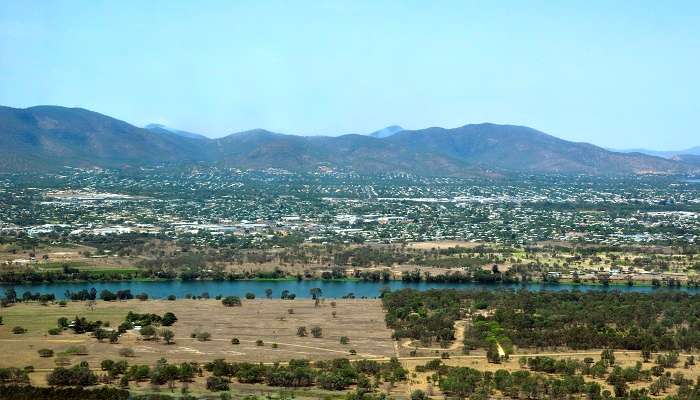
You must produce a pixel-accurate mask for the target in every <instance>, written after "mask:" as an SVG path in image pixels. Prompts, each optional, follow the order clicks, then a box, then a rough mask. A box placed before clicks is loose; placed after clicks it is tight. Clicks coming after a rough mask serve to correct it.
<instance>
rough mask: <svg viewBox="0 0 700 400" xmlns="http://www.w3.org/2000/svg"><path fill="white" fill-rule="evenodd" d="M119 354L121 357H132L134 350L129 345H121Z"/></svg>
mask: <svg viewBox="0 0 700 400" xmlns="http://www.w3.org/2000/svg"><path fill="white" fill-rule="evenodd" d="M119 355H120V356H122V357H134V356H135V355H136V353H134V350H133V349H131V348H129V347H122V348H121V349H119Z"/></svg>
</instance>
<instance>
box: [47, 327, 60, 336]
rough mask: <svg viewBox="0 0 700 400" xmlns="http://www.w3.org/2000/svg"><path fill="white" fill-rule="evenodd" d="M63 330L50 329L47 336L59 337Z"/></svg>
mask: <svg viewBox="0 0 700 400" xmlns="http://www.w3.org/2000/svg"><path fill="white" fill-rule="evenodd" d="M61 332H63V330H62V329H61V328H51V329H49V335H60V334H61Z"/></svg>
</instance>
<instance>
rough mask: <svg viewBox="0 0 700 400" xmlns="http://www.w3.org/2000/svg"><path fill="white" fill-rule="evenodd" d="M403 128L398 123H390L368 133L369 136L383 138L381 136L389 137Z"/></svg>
mask: <svg viewBox="0 0 700 400" xmlns="http://www.w3.org/2000/svg"><path fill="white" fill-rule="evenodd" d="M403 130H404V129H403V128H402V127H400V126H398V125H391V126H387V127H386V128H384V129H380V130H378V131H375V132H372V133H370V134H369V136H371V137H373V138H377V139H383V138H386V137H389V136H391V135H393V134H395V133H399V132H401V131H403Z"/></svg>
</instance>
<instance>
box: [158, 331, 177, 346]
mask: <svg viewBox="0 0 700 400" xmlns="http://www.w3.org/2000/svg"><path fill="white" fill-rule="evenodd" d="M160 337H162V338H163V340H165V344H171V343H173V339H175V333H173V331H171V330H170V329H163V330H161V331H160Z"/></svg>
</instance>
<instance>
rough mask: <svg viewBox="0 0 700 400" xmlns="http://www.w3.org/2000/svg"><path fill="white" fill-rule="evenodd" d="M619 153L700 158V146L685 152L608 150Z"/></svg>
mask: <svg viewBox="0 0 700 400" xmlns="http://www.w3.org/2000/svg"><path fill="white" fill-rule="evenodd" d="M608 150H610V151H615V152H618V153H641V154H646V155H649V156H656V157H663V158H674V157H676V156H684V155H689V156H700V146H695V147H691V148H689V149H685V150H676V151H674V150H649V149H622V150H620V149H608Z"/></svg>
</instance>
